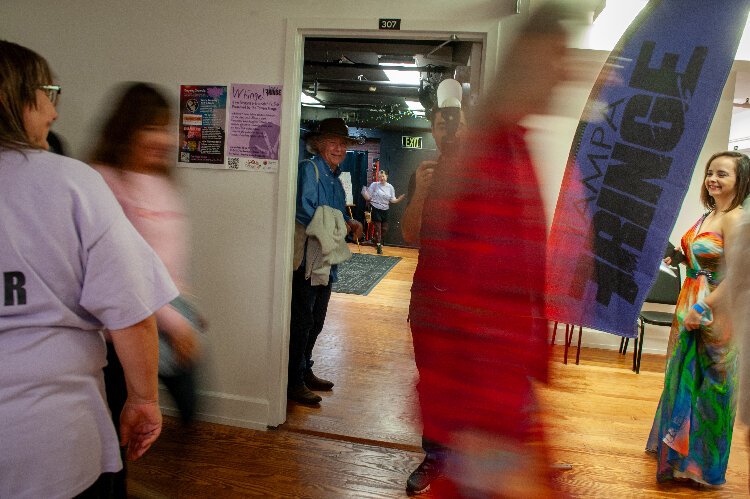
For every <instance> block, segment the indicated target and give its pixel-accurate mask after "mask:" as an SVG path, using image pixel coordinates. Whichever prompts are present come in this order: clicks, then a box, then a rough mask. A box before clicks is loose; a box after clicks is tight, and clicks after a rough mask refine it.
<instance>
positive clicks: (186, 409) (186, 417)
mask: <svg viewBox="0 0 750 499" xmlns="http://www.w3.org/2000/svg"><path fill="white" fill-rule="evenodd" d="M159 379H161V381H162V382H163V383H164V386H166V387H167V390H169V394H170V395H171V396H172V398H173V399H174V401H175V405H177V409H179V411H180V416H181V418H182V421H183V423H189V422H191V421H192V420H193V417H194V416H195V407H196V394H195V375H194V370H193V369H192V368H191V369H189V370H187V371H184V372H183V373H181V374H179V375H177V376H160V377H159ZM104 390H105V392H106V394H107V405H108V406H109V411H110V413H111V414H112V424H114V425H115V430H117V439H118V440H119V439H120V414H121V413H122V408H123V407H125V401H126V400H127V398H128V388H127V385H126V384H125V372H124V371H123V370H122V364H120V358H119V357H118V356H117V352H115V347H114V345H113V344H112V343H107V365H106V366H104ZM120 456H121V457H122V469H121V470H120V471H118V472H117V473H104V474H102V475H101V476H100V477H99V480H98V481H97V482H96V483H94V485H92V487H91V489H89V491H86V493H91V494H98V493H99V492H97V491H101V490H104V489H105V488H109V489H110V490H111V493H110V494H109V495H101V496H97V495H87V496H81V497H113V498H115V499H125V498H127V497H128V491H127V483H126V477H127V468H126V467H127V461H126V459H125V448H124V447H120Z"/></svg>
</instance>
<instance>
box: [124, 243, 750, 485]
mask: <svg viewBox="0 0 750 499" xmlns="http://www.w3.org/2000/svg"><path fill="white" fill-rule="evenodd" d="M353 251H357V249H356V248H353ZM362 251H363V252H374V251H373V249H372V248H369V247H363V248H362ZM384 251H385V254H387V255H396V256H402V257H403V259H402V261H401V262H399V264H398V265H397V266H396V267H395V268H394V269H393V270H392V271H391V272H390V273H389V274H388V275H387V276H386V278H385V279H384V280H383V281H381V282H380V284H378V286H377V287H376V288H375V289H374V290H373V291H372V292H371V293H370V295H368V296H356V295H345V294H337V293H334V295H333V298H332V299H331V304H330V307H329V311H328V318H327V320H326V328H325V329H324V331H323V334H322V335H321V337H320V339H319V340H318V345H316V351H315V358H316V365H315V370H316V373H317V374H319V375H320V376H322V377H326V378H330V379H332V380H334V381H335V382H336V386H335V388H334V391H333V392H331V393H323V394H321V395H322V396H323V402H322V404H321V407H320V408H308V407H303V406H298V405H295V404H293V403H290V405H289V409H288V420H287V422H286V423H285V424H283V425H281V426H280V427H279V428H277V429H272V430H269V431H265V432H261V431H253V430H245V429H238V428H232V427H227V426H221V425H216V424H209V423H197V424H196V425H195V426H193V427H191V428H188V429H184V428H181V427H180V426H179V424H178V423H176V422H175V421H174V420H171V419H169V420H168V421H167V423H166V426H165V430H164V433H163V435H162V437H161V439H160V440H159V441H158V442H157V444H156V445H155V446H154V448H153V449H151V450H150V451H149V453H148V454H147V455H146V456H145V457H144V458H143V459H142V460H140V461H138V462H136V463H132V464H131V467H130V494H131V496H132V497H144V498H160V497H168V498H172V497H180V498H183V497H184V498H189V497H211V498H225V497H226V498H234V497H309V498H350V497H357V498H359V497H373V498H374V497H379V498H398V497H406V494H405V492H404V485H405V482H406V478H407V476H408V475H409V473H410V472H411V471H412V469H414V468H415V467H416V466H417V465H418V464H419V462H420V461H421V459H422V453H421V451H420V425H419V419H418V410H417V404H416V394H415V389H414V384H415V381H416V376H417V373H416V368H415V366H414V360H413V352H412V347H411V336H410V333H409V329H408V324H407V322H406V316H407V308H408V300H409V288H410V286H411V278H412V274H413V272H414V267H415V265H416V252H415V251H413V250H408V249H399V248H389V247H386V248H385V249H384ZM554 348H555V351H554V356H555V359H554V360H553V364H552V382H551V384H550V385H549V386H547V387H544V388H542V389H541V398H542V401H543V403H544V405H545V409H546V421H547V426H548V436H549V442H550V445H551V447H552V450H553V457H554V460H555V461H556V462H558V463H569V464H571V465H572V469H571V470H569V471H560V472H558V473H557V475H556V480H557V481H558V483H559V484H560V487H561V488H562V489H563V490H564V491H565V492H566V493H567V494H568V495H569V496H570V497H576V498H578V497H580V498H584V497H585V498H588V497H601V498H613V497H688V496H694V495H696V494H700V496H701V497H706V498H714V497H750V496H749V495H748V445H747V432H746V429H745V428H744V427H743V426H740V425H739V424H738V425H737V427H736V429H735V438H734V441H733V444H732V451H731V456H730V461H729V469H728V472H727V483H726V484H725V485H724V486H723V487H721V488H720V489H718V490H710V489H697V488H695V487H691V486H687V485H682V484H673V485H666V486H660V485H658V484H657V483H656V479H655V462H654V460H653V458H651V457H650V456H649V455H647V454H646V453H645V452H644V451H643V448H644V444H645V440H646V436H647V434H648V431H649V429H650V427H651V421H652V418H653V414H654V411H655V410H656V405H657V401H658V398H659V395H660V390H661V386H662V383H663V379H664V375H663V369H664V357H663V356H658V355H646V354H644V356H643V362H642V367H641V373H640V374H639V375H636V374H635V373H633V372H632V371H631V370H630V366H631V363H632V357H630V356H628V357H627V358H625V357H623V356H621V355H620V354H618V353H617V352H616V351H608V350H594V349H583V350H582V352H581V364H580V365H575V364H573V363H569V364H568V365H563V363H562V346H556V347H554ZM571 351H572V353H573V355H575V349H572V350H571ZM420 497H429V493H428V494H425V495H423V496H420Z"/></svg>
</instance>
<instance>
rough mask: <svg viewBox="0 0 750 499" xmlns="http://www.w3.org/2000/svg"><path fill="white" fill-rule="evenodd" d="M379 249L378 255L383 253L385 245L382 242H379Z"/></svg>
mask: <svg viewBox="0 0 750 499" xmlns="http://www.w3.org/2000/svg"><path fill="white" fill-rule="evenodd" d="M377 250H378V255H382V254H383V245H382V244H380V243H378V246H377Z"/></svg>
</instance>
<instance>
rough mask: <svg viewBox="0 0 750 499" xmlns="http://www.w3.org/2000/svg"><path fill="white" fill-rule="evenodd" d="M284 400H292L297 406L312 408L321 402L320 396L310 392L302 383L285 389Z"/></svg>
mask: <svg viewBox="0 0 750 499" xmlns="http://www.w3.org/2000/svg"><path fill="white" fill-rule="evenodd" d="M286 398H288V399H289V400H293V401H295V402H297V403H298V404H302V405H312V406H317V405H318V404H319V403H320V401H321V400H323V399H322V398H321V397H320V395H316V394H314V393H313V392H311V391H310V389H309V388H307V387H306V386H305V384H304V383H302V384H299V385H296V386H292V387H289V388H287V390H286Z"/></svg>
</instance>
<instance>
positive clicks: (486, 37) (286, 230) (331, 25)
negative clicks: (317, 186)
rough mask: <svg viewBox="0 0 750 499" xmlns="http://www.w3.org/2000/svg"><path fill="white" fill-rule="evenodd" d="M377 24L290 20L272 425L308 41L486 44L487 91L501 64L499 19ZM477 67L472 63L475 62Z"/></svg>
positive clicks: (282, 417) (278, 413) (281, 411)
mask: <svg viewBox="0 0 750 499" xmlns="http://www.w3.org/2000/svg"><path fill="white" fill-rule="evenodd" d="M377 22H378V20H377V19H329V18H299V19H297V18H294V19H288V20H287V32H286V50H285V53H284V56H285V64H284V89H283V103H282V118H281V119H282V127H281V130H282V134H285V136H284V137H283V140H282V142H281V144H282V146H281V150H280V156H279V158H280V160H281V165H282V166H281V167H280V168H279V175H278V182H279V186H278V193H279V197H278V204H277V206H276V217H277V218H276V224H277V228H278V230H277V232H276V241H275V243H276V244H275V246H276V248H277V251H276V258H275V262H274V264H275V269H274V275H275V276H276V279H275V283H274V290H273V300H272V304H273V308H274V314H273V319H272V324H271V327H272V331H273V334H272V335H271V337H270V344H269V345H268V352H269V353H270V356H271V359H270V360H269V372H268V374H269V383H268V410H269V414H268V425H269V426H277V425H279V424H281V423H283V422H284V421H286V383H287V360H288V353H289V352H288V350H289V319H290V310H289V304H290V302H291V275H292V269H291V266H292V265H291V262H292V239H293V232H294V210H295V205H294V195H295V190H296V184H297V169H296V168H294V167H293V166H294V165H296V164H297V157H298V150H297V145H298V144H299V122H300V105H301V103H300V89H301V88H302V70H303V64H304V46H305V38H306V37H312V36H314V37H326V38H370V39H373V38H382V39H383V40H386V41H387V40H388V39H398V40H411V39H413V40H424V39H431V40H435V39H445V40H447V39H448V37H449V36H450V35H453V34H455V35H457V36H458V38H459V39H460V40H462V41H475V42H481V43H482V47H483V50H482V61H481V65H480V66H481V80H480V81H481V87H482V88H487V86H488V84H489V82H490V81H491V78H492V77H493V76H494V74H495V71H496V69H497V64H498V50H499V39H500V19H499V18H498V19H489V20H485V21H480V22H461V21H458V22H456V21H449V20H445V21H436V20H429V21H427V20H415V19H404V20H402V23H401V28H402V29H401V30H398V31H385V30H384V31H381V30H379V29H377ZM341 26H347V27H348V28H347V29H342V28H341ZM472 62H473V61H472Z"/></svg>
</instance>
